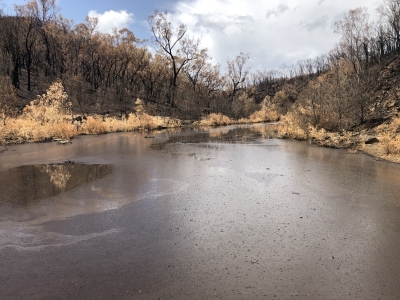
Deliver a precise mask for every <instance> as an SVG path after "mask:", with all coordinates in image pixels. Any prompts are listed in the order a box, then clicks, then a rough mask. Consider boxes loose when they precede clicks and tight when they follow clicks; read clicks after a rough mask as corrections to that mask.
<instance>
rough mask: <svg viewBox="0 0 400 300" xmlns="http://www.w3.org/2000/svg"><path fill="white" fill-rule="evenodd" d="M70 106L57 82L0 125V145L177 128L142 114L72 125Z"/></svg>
mask: <svg viewBox="0 0 400 300" xmlns="http://www.w3.org/2000/svg"><path fill="white" fill-rule="evenodd" d="M70 107H71V104H70V102H68V95H67V94H66V93H65V92H64V88H63V86H62V84H61V82H60V81H56V82H55V83H53V84H52V85H51V86H50V87H49V89H48V90H47V92H46V93H45V94H44V95H40V96H38V97H37V98H36V99H35V100H34V101H32V102H31V103H30V104H29V105H27V106H26V107H25V108H24V110H23V112H22V114H21V115H20V116H18V117H16V118H10V119H8V121H7V123H6V125H4V124H3V123H1V124H0V144H19V143H24V142H43V141H50V140H55V139H66V140H69V139H71V138H73V137H74V136H76V135H79V134H103V133H107V132H121V131H134V130H140V129H148V130H154V129H157V128H173V127H180V126H181V121H180V120H178V119H172V118H168V117H154V116H150V115H149V114H147V113H146V112H144V110H142V111H140V113H138V114H130V115H129V116H128V118H124V119H118V118H114V117H108V118H103V117H102V116H99V115H93V116H88V117H87V119H86V120H84V122H82V124H79V123H78V124H73V122H72V113H71V110H70Z"/></svg>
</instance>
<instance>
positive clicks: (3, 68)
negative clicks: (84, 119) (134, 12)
mask: <svg viewBox="0 0 400 300" xmlns="http://www.w3.org/2000/svg"><path fill="white" fill-rule="evenodd" d="M378 12H379V15H380V19H379V21H378V22H375V23H372V22H370V21H369V15H368V12H367V10H366V9H365V8H361V7H360V8H356V9H354V10H350V11H349V12H348V13H347V14H346V15H345V16H344V18H343V19H342V20H341V21H339V22H337V23H336V27H335V28H336V29H335V31H336V32H337V33H338V34H340V36H341V40H340V42H339V43H338V44H337V45H336V46H335V47H334V49H332V50H331V51H330V52H329V53H327V54H323V55H320V56H318V57H316V58H314V59H306V60H302V61H299V62H298V63H297V64H296V65H294V66H291V67H289V68H284V69H281V70H265V71H257V72H250V67H249V65H248V61H249V57H248V55H247V54H245V53H240V54H239V55H238V56H237V57H235V58H233V59H228V60H227V62H226V66H223V67H221V66H220V65H215V64H213V63H212V59H211V57H210V56H209V54H208V51H207V49H204V48H201V43H200V40H197V39H194V38H192V37H190V36H189V35H188V33H187V27H186V25H185V24H180V25H178V26H175V25H174V24H172V23H171V22H170V21H169V18H168V13H167V12H155V13H154V14H153V15H151V16H149V17H148V18H147V22H148V24H149V28H150V30H151V34H152V39H151V41H142V40H139V39H137V38H136V37H135V35H134V33H132V32H131V31H129V30H128V29H126V28H125V29H122V30H116V29H115V30H113V32H112V33H111V34H106V33H101V32H99V31H98V30H97V27H98V19H97V18H90V17H87V18H86V22H84V23H80V24H77V25H73V24H72V22H71V21H70V20H68V19H66V18H64V17H62V15H60V14H59V9H58V7H57V6H56V1H55V0H30V1H28V2H27V3H26V4H25V5H14V13H13V14H5V13H4V12H2V11H0V28H1V30H0V77H1V78H0V79H1V80H0V93H1V94H3V95H5V96H4V97H2V98H1V100H0V102H1V104H0V110H2V113H3V115H5V114H11V113H12V112H14V111H15V110H13V109H12V108H13V107H16V106H18V105H20V106H21V105H23V104H26V103H27V102H28V100H31V99H33V98H34V96H36V95H37V94H41V93H43V92H44V91H45V89H46V88H47V87H48V86H49V85H50V83H51V82H54V81H55V80H56V79H58V78H59V79H61V80H62V83H63V85H64V86H65V90H66V92H67V93H68V95H69V97H70V100H72V102H73V107H74V110H75V111H77V112H79V113H81V114H90V113H100V114H107V113H111V114H119V115H120V116H122V115H124V114H125V115H127V114H129V113H130V112H132V111H133V110H134V107H135V103H137V99H140V100H141V101H142V102H143V103H144V105H145V106H146V108H147V110H148V111H149V112H152V113H154V114H159V115H174V116H179V117H181V118H188V119H196V118H199V117H200V116H201V115H204V114H209V113H212V112H215V113H224V114H226V115H228V116H231V117H236V118H240V117H245V116H248V115H249V114H251V113H253V112H254V111H256V110H257V109H259V108H260V103H263V104H264V105H270V106H271V107H274V108H275V109H276V110H277V111H279V113H281V114H285V113H287V112H288V111H291V112H293V113H295V114H297V116H299V117H302V118H304V119H305V121H306V122H307V123H309V124H312V125H313V126H321V127H326V128H327V129H332V130H333V129H343V128H349V127H351V126H354V125H355V124H360V123H363V122H365V121H366V120H367V119H368V118H369V119H371V118H372V117H371V114H370V112H371V107H373V111H374V115H373V117H374V118H381V117H383V114H384V111H385V103H384V102H385V101H383V100H384V98H382V99H380V102H381V103H379V101H378V102H377V99H375V98H373V96H372V95H373V93H372V89H373V88H374V86H375V85H374V83H375V81H376V78H377V76H378V74H379V72H380V70H381V68H382V67H383V66H384V65H385V64H387V62H388V61H389V60H390V58H391V57H393V56H394V55H397V54H398V53H399V52H400V0H384V1H383V4H382V5H381V6H380V7H379V8H378ZM149 46H152V47H154V49H155V50H156V52H155V54H152V52H151V51H149V48H148V47H149ZM223 70H226V71H223ZM12 88H14V89H15V90H16V91H17V94H18V95H19V100H18V99H17V100H16V98H15V97H14V96H13V95H12V93H10V89H12ZM396 95H397V94H396ZM21 102H22V103H21ZM302 110H304V111H306V113H302Z"/></svg>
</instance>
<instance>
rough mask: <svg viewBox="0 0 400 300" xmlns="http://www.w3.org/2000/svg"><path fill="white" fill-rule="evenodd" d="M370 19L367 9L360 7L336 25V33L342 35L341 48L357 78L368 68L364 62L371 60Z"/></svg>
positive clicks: (351, 11)
mask: <svg viewBox="0 0 400 300" xmlns="http://www.w3.org/2000/svg"><path fill="white" fill-rule="evenodd" d="M368 19H369V15H368V12H367V9H366V8H362V7H358V8H356V9H353V10H350V11H349V12H348V13H347V14H346V15H345V16H344V18H343V20H341V21H339V22H337V23H336V24H335V25H336V29H335V32H336V33H339V34H341V35H342V37H341V40H340V47H341V49H342V51H343V53H344V54H345V56H346V59H347V60H348V61H349V62H350V63H351V64H352V65H353V68H354V71H355V72H356V74H357V76H360V74H361V72H362V70H363V69H365V66H368V65H363V61H365V62H368V59H369V38H370V32H371V24H370V23H369V21H368Z"/></svg>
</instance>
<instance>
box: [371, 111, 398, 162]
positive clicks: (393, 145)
mask: <svg viewBox="0 0 400 300" xmlns="http://www.w3.org/2000/svg"><path fill="white" fill-rule="evenodd" d="M376 130H377V132H378V133H379V134H380V138H379V141H380V147H381V150H382V151H383V153H384V154H385V155H386V156H391V155H398V154H400V136H399V134H398V133H399V132H400V118H399V117H397V118H393V119H392V120H391V122H390V123H386V124H382V125H380V126H378V127H377V128H376Z"/></svg>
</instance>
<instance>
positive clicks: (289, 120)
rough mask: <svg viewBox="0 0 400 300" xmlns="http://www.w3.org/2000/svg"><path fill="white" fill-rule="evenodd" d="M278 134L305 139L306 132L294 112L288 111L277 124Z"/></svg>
mask: <svg viewBox="0 0 400 300" xmlns="http://www.w3.org/2000/svg"><path fill="white" fill-rule="evenodd" d="M278 134H279V135H280V136H282V137H284V138H289V139H298V140H306V139H307V138H308V132H307V130H306V129H304V128H303V127H302V124H301V122H300V120H299V118H297V117H296V116H295V115H294V113H292V112H289V113H287V114H286V115H285V116H282V118H281V122H280V124H279V126H278Z"/></svg>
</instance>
